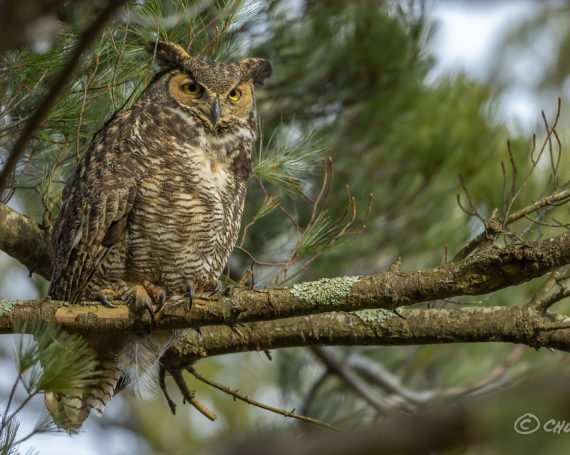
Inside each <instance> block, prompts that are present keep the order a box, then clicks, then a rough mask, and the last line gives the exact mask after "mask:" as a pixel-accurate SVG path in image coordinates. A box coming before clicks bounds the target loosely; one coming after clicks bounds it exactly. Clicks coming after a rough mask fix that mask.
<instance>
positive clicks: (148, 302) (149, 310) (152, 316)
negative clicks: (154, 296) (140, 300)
mask: <svg viewBox="0 0 570 455" xmlns="http://www.w3.org/2000/svg"><path fill="white" fill-rule="evenodd" d="M144 305H145V307H146V309H147V310H148V312H149V313H150V319H151V320H152V323H153V324H154V323H155V322H156V320H155V318H154V310H153V309H152V305H151V304H150V301H148V300H146V299H145V301H144Z"/></svg>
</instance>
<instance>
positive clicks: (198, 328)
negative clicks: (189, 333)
mask: <svg viewBox="0 0 570 455" xmlns="http://www.w3.org/2000/svg"><path fill="white" fill-rule="evenodd" d="M194 330H196V333H197V334H198V335H200V336H202V327H196V328H195V329H194Z"/></svg>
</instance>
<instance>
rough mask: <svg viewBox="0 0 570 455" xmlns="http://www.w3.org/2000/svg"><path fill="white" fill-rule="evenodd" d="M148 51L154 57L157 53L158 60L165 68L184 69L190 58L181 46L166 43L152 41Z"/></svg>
mask: <svg viewBox="0 0 570 455" xmlns="http://www.w3.org/2000/svg"><path fill="white" fill-rule="evenodd" d="M146 50H147V52H148V53H150V54H152V55H155V53H156V60H157V61H158V63H159V64H160V65H161V66H163V67H165V68H175V67H178V68H183V67H184V62H185V61H186V60H188V59H189V58H190V55H188V52H186V51H185V50H184V49H182V48H181V47H180V46H178V45H177V44H173V43H167V42H166V41H152V42H150V43H148V44H147V46H146Z"/></svg>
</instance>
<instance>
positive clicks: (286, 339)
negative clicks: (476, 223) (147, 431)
mask: <svg viewBox="0 0 570 455" xmlns="http://www.w3.org/2000/svg"><path fill="white" fill-rule="evenodd" d="M0 216H1V217H2V218H0V229H1V232H0V238H1V239H2V240H1V243H0V248H3V249H6V250H8V252H9V253H10V254H12V255H14V256H16V257H17V258H18V259H19V260H20V261H21V262H23V263H24V264H25V265H26V266H28V267H29V268H30V270H37V271H41V273H42V275H44V276H49V270H50V268H51V266H50V264H49V256H48V249H47V246H46V245H47V240H48V239H47V233H46V232H45V231H42V230H41V229H39V228H38V227H37V225H36V224H35V223H34V222H33V221H32V220H30V219H28V218H27V217H24V216H22V215H19V214H17V213H16V212H14V211H12V210H10V209H8V208H6V207H5V206H1V205H0ZM23 238H25V239H27V240H29V242H22V239H23ZM31 245H33V247H30V246H31ZM568 263H570V233H569V232H565V233H563V234H561V235H559V236H557V237H553V238H549V239H545V240H541V241H537V242H528V243H520V244H512V245H509V246H507V247H505V248H487V249H484V250H479V251H477V252H476V253H475V254H473V255H471V256H469V257H467V258H465V259H463V260H460V261H457V262H452V263H449V264H446V265H443V266H440V267H434V268H431V269H427V270H421V271H417V272H401V271H398V270H395V268H394V269H391V270H389V271H386V272H384V273H380V274H377V275H370V276H352V277H341V278H333V279H326V278H325V279H322V280H318V281H315V282H308V283H300V284H296V285H293V286H290V287H285V288H278V289H262V290H249V289H245V288H239V287H236V288H232V289H229V290H228V291H227V292H221V293H218V294H216V295H214V296H211V297H208V296H197V297H196V298H195V303H196V304H195V305H194V308H193V309H192V311H190V312H185V311H184V309H183V308H182V306H181V305H168V303H167V304H166V306H165V308H164V310H163V311H161V313H159V317H158V320H157V323H156V328H160V329H180V328H191V327H193V328H196V327H205V328H204V336H203V337H197V336H196V335H195V334H194V332H191V333H189V334H188V335H187V336H186V337H185V338H184V339H182V340H180V341H179V342H178V343H177V344H176V345H175V346H173V347H172V348H171V350H170V351H169V353H168V355H167V357H166V359H167V366H168V367H169V368H170V367H173V366H175V365H177V364H179V365H182V364H188V363H191V362H192V361H194V360H196V359H197V358H199V357H202V356H204V355H218V354H225V353H230V352H239V351H244V350H256V349H273V348H279V347H287V346H306V345H315V344H331V345H333V344H336V345H339V344H343V345H356V344H360V345H362V344H378V345H380V344H382V345H391V344H425V343H452V342H476V341H503V342H513V343H524V344H527V345H529V346H534V347H540V346H546V347H550V348H556V349H561V350H569V347H570V331H569V329H566V327H569V326H570V318H566V317H564V316H560V315H557V314H554V313H549V312H546V311H544V310H545V309H546V307H544V306H543V307H540V306H537V305H538V304H537V305H530V304H529V305H525V306H515V307H484V308H468V307H464V308H456V309H404V308H402V307H407V306H410V305H413V304H417V303H422V302H427V301H432V300H437V299H444V298H450V297H454V296H460V295H476V294H487V293H490V292H493V291H496V290H498V289H501V288H504V287H507V286H514V285H518V284H521V283H523V282H526V281H528V280H530V279H533V278H536V277H539V276H543V275H545V274H547V273H549V272H551V271H554V270H556V269H558V268H559V267H561V266H564V265H566V264H568ZM396 309H397V310H396ZM319 313H320V314H319ZM33 318H41V319H42V320H45V321H48V322H53V323H57V324H60V325H62V326H63V327H64V328H66V329H68V330H70V331H75V332H79V333H87V332H104V333H109V334H112V333H114V332H117V331H125V330H134V331H137V332H146V331H148V330H149V328H150V319H149V316H148V315H147V314H146V313H144V314H142V315H137V314H133V313H132V312H130V309H129V308H128V307H127V306H126V305H119V307H118V308H116V309H110V308H106V307H103V306H101V305H100V304H98V303H94V302H83V303H82V304H79V305H69V304H68V303H66V302H60V301H52V300H50V299H43V300H37V301H9V300H0V333H9V332H11V331H12V330H13V329H14V327H18V326H21V323H22V322H24V321H27V320H30V319H33ZM207 326H210V327H207Z"/></svg>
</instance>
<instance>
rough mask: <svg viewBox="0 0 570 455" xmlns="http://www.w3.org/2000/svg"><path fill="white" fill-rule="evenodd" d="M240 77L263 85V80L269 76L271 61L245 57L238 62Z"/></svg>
mask: <svg viewBox="0 0 570 455" xmlns="http://www.w3.org/2000/svg"><path fill="white" fill-rule="evenodd" d="M239 65H240V67H241V70H242V79H243V80H247V81H252V82H253V83H254V84H259V85H263V80H264V79H265V78H267V77H269V76H271V63H269V61H268V60H264V59H262V58H246V59H245V60H242V61H241V62H239Z"/></svg>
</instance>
